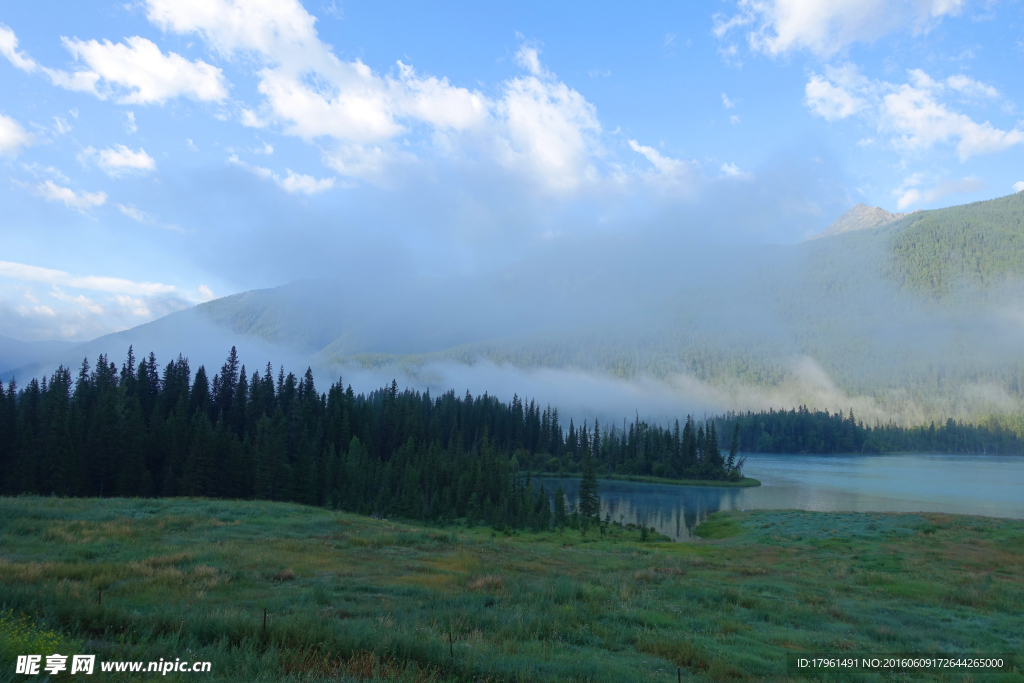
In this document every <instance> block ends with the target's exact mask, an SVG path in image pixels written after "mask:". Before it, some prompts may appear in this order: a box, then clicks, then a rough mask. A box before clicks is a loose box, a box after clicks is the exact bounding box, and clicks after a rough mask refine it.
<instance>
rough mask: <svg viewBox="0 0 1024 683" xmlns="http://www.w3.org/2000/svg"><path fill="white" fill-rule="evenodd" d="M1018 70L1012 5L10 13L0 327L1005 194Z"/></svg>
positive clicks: (125, 319) (199, 6) (1022, 178)
mask: <svg viewBox="0 0 1024 683" xmlns="http://www.w3.org/2000/svg"><path fill="white" fill-rule="evenodd" d="M1022 72H1024V3H1022V2H1020V1H1019V0H1018V1H1011V0H1006V1H1002V2H969V1H968V0H906V1H897V0H836V1H835V2H831V3H820V2H815V1H813V0H739V1H738V2H737V1H734V0H725V1H722V2H717V1H716V2H707V3H663V4H662V3H647V4H643V5H639V6H631V7H629V8H628V9H627V8H625V7H624V6H623V5H621V4H614V5H613V4H611V3H579V4H568V3H561V4H559V5H558V6H557V7H555V8H552V6H551V4H550V3H526V2H517V3H508V4H504V5H499V4H497V3H464V4H456V3H444V4H442V3H429V4H426V3H412V2H410V3H386V2H375V3H364V4H356V3H342V2H337V1H335V2H330V3H325V2H320V1H315V2H314V1H309V2H305V3H300V2H297V1H294V0H274V1H271V0H142V1H138V2H129V3H127V4H125V3H124V2H79V3H65V2H50V1H46V0H40V1H37V2H33V3H8V4H7V5H5V7H4V8H3V9H2V10H0V177H2V181H0V202H2V206H3V207H4V212H3V216H2V217H0V246H2V248H0V334H4V335H8V336H13V337H16V338H21V339H89V338H93V337H95V336H98V335H100V334H103V333H106V332H110V331H114V330H118V329H124V328H126V327H131V326H134V325H137V324H140V323H142V322H146V321H147V320H151V319H153V318H155V317H158V316H160V315H164V314H166V313H168V312H171V311H174V310H178V309H180V308H183V307H186V306H190V305H193V304H194V303H197V302H200V301H204V300H208V299H210V298H212V297H216V296H224V295H226V294H230V293H234V292H238V291H244V290H246V289H251V288H255V287H268V286H275V285H279V284H283V283H285V282H288V281H290V280H293V279H296V278H300V277H308V276H321V275H332V274H337V273H339V272H347V273H348V274H350V275H352V274H356V275H364V276H365V281H366V282H367V283H368V285H367V291H366V292H348V293H346V294H345V295H353V296H368V295H371V294H370V290H371V289H372V284H370V283H372V280H373V278H375V277H388V276H389V275H388V274H389V273H394V272H397V271H402V272H408V273H418V274H431V275H442V276H443V275H460V274H467V273H476V272H483V271H486V270H488V269H491V268H494V267H497V266H500V265H503V264H505V263H509V262H511V261H514V260H518V259H528V258H530V255H531V254H534V253H536V252H537V251H538V250H544V249H550V248H556V247H557V246H558V245H562V246H563V247H564V248H566V249H568V250H570V251H571V247H572V245H573V244H578V243H580V242H581V241H585V240H601V239H605V238H607V237H608V236H610V235H617V234H622V233H630V232H638V233H640V232H643V233H644V234H647V235H659V234H665V233H666V232H672V233H678V234H682V235H684V236H687V237H690V238H692V239H693V240H694V241H695V242H701V243H711V244H717V245H720V248H723V249H728V248H731V247H732V246H734V245H738V244H760V243H783V244H784V243H793V242H798V241H800V240H801V239H803V238H805V237H806V236H807V235H808V234H811V233H813V232H816V231H818V230H820V229H822V228H824V227H825V226H827V225H828V224H829V223H830V222H831V221H832V220H833V219H834V218H836V217H837V216H838V215H839V214H840V213H841V212H842V211H844V210H846V209H848V208H849V207H851V206H853V205H854V204H856V203H858V202H861V201H864V202H867V203H868V204H872V205H880V206H882V207H884V208H886V209H888V210H890V211H912V210H916V209H927V208H935V207H939V206H947V205H951V204H959V203H964V202H968V201H974V200H979V199H987V198H991V197H997V196H1002V195H1005V194H1010V193H1012V192H1014V191H1016V190H1019V189H1024V164H1022V163H1021V161H1022V159H1024V79H1022V78H1021V77H1020V74H1021V73H1022ZM681 260H684V259H683V255H681Z"/></svg>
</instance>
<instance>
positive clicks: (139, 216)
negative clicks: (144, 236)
mask: <svg viewBox="0 0 1024 683" xmlns="http://www.w3.org/2000/svg"><path fill="white" fill-rule="evenodd" d="M117 210H118V211H120V212H121V213H123V214H124V215H125V216H128V218H131V219H132V220H133V221H138V222H139V223H149V222H150V220H151V219H150V217H149V214H147V213H146V212H145V211H139V210H138V209H136V208H135V205H134V204H133V205H130V206H125V205H124V204H118V205H117Z"/></svg>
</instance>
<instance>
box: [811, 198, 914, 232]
mask: <svg viewBox="0 0 1024 683" xmlns="http://www.w3.org/2000/svg"><path fill="white" fill-rule="evenodd" d="M906 215H907V214H905V213H889V212H888V211H886V210H885V209H883V208H880V207H877V206H868V205H867V204H864V203H860V204H858V205H857V206H855V207H853V208H852V209H850V210H849V211H847V212H846V213H844V214H843V215H842V216H840V217H839V218H837V219H836V220H835V221H834V222H833V223H832V224H831V225H830V226H828V227H827V228H825V229H824V230H822V231H821V232H819V233H817V234H814V235H811V236H810V237H808V238H807V239H808V240H816V239H819V238H821V237H832V236H833V235H842V234H843V233H847V232H853V231H855V230H870V229H872V228H880V227H882V226H883V225H888V224H889V223H892V222H894V221H898V220H899V219H901V218H903V217H904V216H906Z"/></svg>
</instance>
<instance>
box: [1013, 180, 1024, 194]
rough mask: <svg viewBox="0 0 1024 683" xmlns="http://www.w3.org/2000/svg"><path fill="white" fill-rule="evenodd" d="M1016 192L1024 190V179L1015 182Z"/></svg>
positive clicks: (1014, 189) (1014, 188)
mask: <svg viewBox="0 0 1024 683" xmlns="http://www.w3.org/2000/svg"><path fill="white" fill-rule="evenodd" d="M1013 191H1014V192H1024V180H1018V181H1017V182H1015V183H1014V184H1013Z"/></svg>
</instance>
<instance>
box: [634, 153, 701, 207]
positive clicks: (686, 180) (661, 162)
mask: <svg viewBox="0 0 1024 683" xmlns="http://www.w3.org/2000/svg"><path fill="white" fill-rule="evenodd" d="M629 148H630V149H632V150H633V151H634V152H636V153H637V154H640V155H642V156H643V157H644V158H645V159H647V161H649V162H651V165H652V166H654V171H651V172H648V173H646V174H644V179H645V180H647V181H648V182H649V183H651V184H652V185H653V186H654V187H661V188H662V189H663V190H666V191H670V192H671V193H672V194H678V193H680V192H682V193H683V194H686V195H688V194H691V193H692V192H693V191H694V190H695V188H696V185H697V182H698V175H699V173H700V166H699V165H698V164H697V162H695V161H685V160H683V159H673V158H672V157H667V156H665V155H664V154H662V153H661V152H659V151H658V150H656V149H654V148H653V147H648V146H647V145H641V144H640V143H639V142H637V141H636V140H630V141H629Z"/></svg>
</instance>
